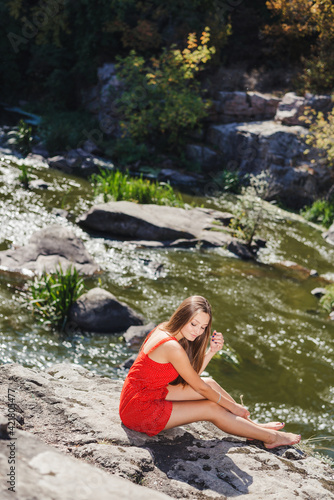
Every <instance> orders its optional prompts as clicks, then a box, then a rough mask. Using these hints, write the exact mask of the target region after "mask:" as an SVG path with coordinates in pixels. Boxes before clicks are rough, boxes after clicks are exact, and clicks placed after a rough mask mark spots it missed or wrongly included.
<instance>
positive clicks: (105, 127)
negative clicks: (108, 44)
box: [82, 63, 122, 142]
mask: <svg viewBox="0 0 334 500" xmlns="http://www.w3.org/2000/svg"><path fill="white" fill-rule="evenodd" d="M97 78H98V83H97V85H96V86H95V87H92V88H91V89H89V90H87V91H85V92H82V103H83V106H84V107H85V108H86V109H87V110H88V111H90V112H91V113H94V114H95V115H96V117H97V120H98V123H99V129H98V130H93V131H92V132H90V135H91V136H92V137H91V138H92V139H93V140H94V142H96V140H99V139H100V140H102V139H103V134H108V135H111V134H112V135H113V136H117V135H120V134H121V128H120V125H119V118H120V117H119V111H118V110H117V105H116V100H117V98H118V97H119V95H120V92H121V90H122V82H121V81H120V80H119V79H118V78H117V76H116V67H115V64H113V63H105V64H104V65H103V66H101V67H100V68H99V69H98V72H97Z"/></svg>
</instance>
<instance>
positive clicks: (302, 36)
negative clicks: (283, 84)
mask: <svg viewBox="0 0 334 500" xmlns="http://www.w3.org/2000/svg"><path fill="white" fill-rule="evenodd" d="M266 4H267V7H268V9H269V10H270V11H271V12H272V13H273V15H274V16H275V19H276V20H275V22H274V23H273V24H271V25H267V26H266V27H265V29H264V33H265V34H266V35H271V36H273V37H274V38H275V41H276V43H277V47H278V49H279V50H282V48H283V46H284V47H285V48H287V47H289V49H288V50H291V47H293V48H294V49H292V50H295V52H296V53H297V55H299V56H301V60H302V62H303V65H304V72H303V74H302V77H301V83H302V86H303V88H304V89H306V90H312V91H326V92H330V91H333V90H334V4H333V2H332V0H315V1H314V0H268V1H267V2H266Z"/></svg>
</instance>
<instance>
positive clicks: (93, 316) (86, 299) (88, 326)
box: [69, 288, 143, 333]
mask: <svg viewBox="0 0 334 500" xmlns="http://www.w3.org/2000/svg"><path fill="white" fill-rule="evenodd" d="M69 321H70V325H71V327H72V328H73V327H74V328H75V327H79V328H81V329H83V330H85V331H89V332H96V333H116V332H121V331H125V330H127V329H128V328H129V327H131V326H132V325H141V324H142V323H143V317H142V316H140V314H137V313H136V312H135V311H134V310H133V309H131V307H129V306H128V305H126V304H124V303H123V302H120V301H119V300H117V299H116V297H115V296H114V295H112V294H111V293H110V292H107V291H106V290H103V289H102V288H92V289H91V290H89V291H88V292H87V293H85V294H83V295H81V297H79V299H78V300H76V302H74V304H73V305H72V306H71V309H70V312H69Z"/></svg>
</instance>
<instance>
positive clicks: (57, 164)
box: [48, 141, 114, 177]
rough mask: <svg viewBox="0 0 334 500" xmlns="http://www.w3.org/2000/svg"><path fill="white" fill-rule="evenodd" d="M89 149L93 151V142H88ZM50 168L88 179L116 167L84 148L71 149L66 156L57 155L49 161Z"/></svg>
mask: <svg viewBox="0 0 334 500" xmlns="http://www.w3.org/2000/svg"><path fill="white" fill-rule="evenodd" d="M85 144H87V148H89V149H90V150H91V148H92V143H91V141H86V143H85ZM48 165H49V167H50V168H55V169H56V170H61V171H62V172H65V173H67V174H74V175H81V176H83V177H88V176H90V175H92V174H98V173H99V172H100V170H101V169H107V170H108V169H109V170H111V169H113V168H114V165H113V164H112V163H111V162H110V161H107V160H102V159H101V158H97V157H96V156H94V155H93V154H91V153H90V152H88V151H86V150H85V149H83V148H77V149H71V150H69V151H68V152H67V153H66V154H65V155H56V156H53V157H51V158H49V159H48Z"/></svg>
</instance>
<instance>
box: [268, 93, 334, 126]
mask: <svg viewBox="0 0 334 500" xmlns="http://www.w3.org/2000/svg"><path fill="white" fill-rule="evenodd" d="M332 108H333V101H332V98H331V96H330V95H313V94H306V95H305V97H304V96H298V95H296V94H295V93H294V92H288V93H287V94H285V95H284V96H283V98H282V100H281V101H280V103H279V105H278V108H277V113H276V115H275V120H276V121H279V122H281V123H282V124H283V125H301V124H305V121H303V120H301V118H302V117H303V116H304V113H305V111H306V110H307V109H313V110H314V111H316V112H317V113H318V112H319V111H321V112H322V113H327V112H328V111H330V110H331V109H332ZM310 118H311V119H312V116H310Z"/></svg>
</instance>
